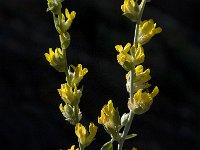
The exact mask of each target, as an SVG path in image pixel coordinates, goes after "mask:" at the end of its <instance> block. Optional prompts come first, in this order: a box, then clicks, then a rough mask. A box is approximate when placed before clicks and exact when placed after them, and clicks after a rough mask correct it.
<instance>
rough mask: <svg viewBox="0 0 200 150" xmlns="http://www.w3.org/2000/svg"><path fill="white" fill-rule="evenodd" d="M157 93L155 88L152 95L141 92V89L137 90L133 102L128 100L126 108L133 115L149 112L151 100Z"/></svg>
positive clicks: (157, 90)
mask: <svg viewBox="0 0 200 150" xmlns="http://www.w3.org/2000/svg"><path fill="white" fill-rule="evenodd" d="M158 93H159V89H158V87H157V86H156V87H155V88H154V90H153V91H152V93H148V92H143V91H142V89H139V90H138V91H137V92H136V93H135V94H134V98H133V102H131V101H130V100H129V102H128V106H129V109H130V110H131V111H133V112H134V113H135V114H138V115H140V114H143V113H145V112H146V111H148V110H149V108H150V106H151V104H152V103H153V98H154V97H155V96H156V95H157V94H158Z"/></svg>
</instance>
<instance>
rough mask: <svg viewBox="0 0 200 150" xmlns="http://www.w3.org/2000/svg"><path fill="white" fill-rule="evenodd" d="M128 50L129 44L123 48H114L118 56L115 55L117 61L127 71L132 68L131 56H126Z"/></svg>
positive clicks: (118, 46)
mask: <svg viewBox="0 0 200 150" xmlns="http://www.w3.org/2000/svg"><path fill="white" fill-rule="evenodd" d="M130 48H131V44H130V43H127V44H126V45H125V47H124V48H123V47H122V45H116V46H115V49H116V50H117V51H118V52H119V54H118V55H117V61H118V63H119V64H120V65H121V66H122V67H124V68H125V69H126V70H129V69H130V67H131V66H132V65H131V63H132V59H131V55H130V54H128V52H129V51H130Z"/></svg>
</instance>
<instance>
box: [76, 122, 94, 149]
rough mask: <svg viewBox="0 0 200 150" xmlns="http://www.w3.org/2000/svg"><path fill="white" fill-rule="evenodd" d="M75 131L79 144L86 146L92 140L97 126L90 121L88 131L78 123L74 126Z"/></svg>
mask: <svg viewBox="0 0 200 150" xmlns="http://www.w3.org/2000/svg"><path fill="white" fill-rule="evenodd" d="M75 133H76V136H77V137H78V139H79V142H80V143H81V145H82V146H84V147H86V146H88V145H90V143H91V142H92V141H93V139H94V137H95V135H96V133H97V126H95V125H94V123H90V125H89V132H88V131H87V130H86V129H85V127H84V126H83V125H82V124H81V123H78V124H76V127H75Z"/></svg>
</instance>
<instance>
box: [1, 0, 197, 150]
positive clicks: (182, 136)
mask: <svg viewBox="0 0 200 150" xmlns="http://www.w3.org/2000/svg"><path fill="white" fill-rule="evenodd" d="M122 3H123V1H122V0H120V1H117V0H109V1H108V0H101V1H98V0H84V1H66V3H65V5H64V7H66V6H67V7H68V8H69V10H70V11H71V10H75V11H76V12H77V17H76V19H75V21H74V23H73V25H72V28H71V29H70V34H71V37H72V42H71V46H70V48H69V51H68V61H69V63H70V64H74V65H77V64H78V63H82V64H83V66H84V67H87V68H88V69H89V73H88V74H87V76H86V78H85V79H84V80H83V81H82V84H83V85H84V93H83V97H82V100H81V104H80V107H81V110H82V113H83V124H84V125H88V124H89V122H90V121H93V122H95V123H96V124H97V116H98V115H99V114H100V109H101V107H102V106H103V105H104V104H105V103H107V101H108V100H109V99H113V101H114V105H115V106H118V107H119V111H120V112H121V114H122V113H123V112H128V110H127V106H126V102H127V98H128V94H127V92H126V88H125V78H124V75H125V71H124V70H123V69H122V68H121V67H120V66H119V65H118V63H117V61H116V54H117V52H116V51H115V49H114V46H115V45H117V44H122V45H125V44H126V43H127V42H132V41H133V36H134V35H133V33H134V24H132V23H130V22H129V20H128V19H126V18H125V17H123V16H122V15H121V14H122V12H121V10H120V5H121V4H122ZM199 6H200V1H198V0H193V1H188V0H182V1H181V2H179V1H178V0H175V1H171V2H169V1H159V0H152V2H151V3H149V4H148V5H147V6H146V8H145V12H144V16H143V19H149V18H153V19H154V20H155V22H157V24H158V25H159V26H161V27H162V28H163V32H162V33H161V34H160V35H157V36H156V37H155V38H154V39H153V40H152V41H151V42H150V43H149V44H147V45H145V46H144V48H145V54H146V60H145V64H144V65H145V67H146V68H147V67H149V68H151V75H152V80H151V84H152V85H158V86H159V88H160V93H159V96H157V97H156V99H155V101H154V103H153V105H152V107H151V109H150V110H149V111H148V112H147V113H145V114H144V115H141V116H136V117H135V118H134V122H133V126H132V128H131V132H134V133H137V134H138V137H137V138H135V139H134V140H130V141H127V143H126V146H125V148H126V149H128V150H129V149H131V147H132V146H136V147H137V148H138V149H139V150H140V149H141V150H177V149H178V150H188V149H189V150H198V149H200V144H199V142H200V141H199V136H200V130H199V127H200V122H199V120H200V111H199V107H200V100H199V96H200V94H199V83H200V82H199V81H200V78H199V76H200V62H199V58H200V49H199V47H200V38H199V24H197V19H198V18H199V17H200V15H199ZM45 10H46V1H45V0H42V1H41V0H28V1H27V0H4V1H0V22H1V24H0V29H1V31H0V47H1V53H0V56H1V57H0V58H1V59H0V93H1V94H0V95H1V96H0V141H1V142H0V149H3V150H4V149H5V150H7V149H8V150H11V149H14V150H18V149H20V150H22V149H28V150H46V149H52V150H58V149H67V148H69V147H70V146H71V145H72V144H77V139H76V136H75V135H74V127H72V126H71V125H69V124H68V123H67V122H66V121H65V120H64V118H63V116H62V115H61V113H60V112H59V109H58V106H59V104H60V103H61V102H62V101H61V99H60V97H59V95H58V93H57V91H56V89H57V88H60V84H61V83H64V82H65V81H64V75H63V74H60V73H58V72H56V71H55V70H54V69H53V68H52V67H50V66H49V65H48V63H47V62H46V60H45V58H44V53H45V52H47V51H48V48H49V47H52V48H56V47H59V40H58V35H57V33H56V31H55V29H54V25H53V20H52V16H51V14H50V13H46V11H45ZM104 133H105V132H104V130H103V127H102V126H99V131H98V134H97V137H96V139H97V140H95V141H94V142H93V143H92V145H91V147H89V148H88V150H96V149H100V147H101V145H103V143H105V142H106V141H107V140H108V139H109V136H108V135H106V134H104Z"/></svg>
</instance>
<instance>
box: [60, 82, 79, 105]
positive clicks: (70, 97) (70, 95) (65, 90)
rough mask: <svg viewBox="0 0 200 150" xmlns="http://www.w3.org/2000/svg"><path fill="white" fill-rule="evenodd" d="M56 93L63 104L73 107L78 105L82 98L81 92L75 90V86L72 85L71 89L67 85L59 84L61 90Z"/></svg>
mask: <svg viewBox="0 0 200 150" xmlns="http://www.w3.org/2000/svg"><path fill="white" fill-rule="evenodd" d="M58 93H59V94H60V96H61V98H62V99H63V101H64V102H65V103H67V104H70V105H73V106H76V105H78V104H79V102H80V98H81V96H82V92H81V90H77V87H76V85H74V89H73V88H72V87H70V86H69V85H68V84H67V83H65V84H61V88H60V89H58Z"/></svg>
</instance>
